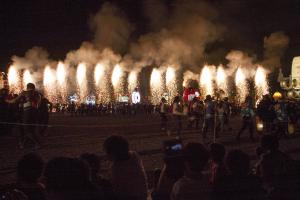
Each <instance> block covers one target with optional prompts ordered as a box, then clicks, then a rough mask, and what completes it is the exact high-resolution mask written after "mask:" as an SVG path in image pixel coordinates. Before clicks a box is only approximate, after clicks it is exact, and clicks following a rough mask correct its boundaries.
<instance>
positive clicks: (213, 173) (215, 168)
mask: <svg viewBox="0 0 300 200" xmlns="http://www.w3.org/2000/svg"><path fill="white" fill-rule="evenodd" d="M225 153H226V150H225V147H224V146H223V145H221V144H217V143H213V144H211V145H210V155H211V162H210V182H211V183H214V182H215V181H216V180H219V179H220V178H223V177H224V176H226V175H227V169H226V166H225V164H224V161H223V160H224V156H225Z"/></svg>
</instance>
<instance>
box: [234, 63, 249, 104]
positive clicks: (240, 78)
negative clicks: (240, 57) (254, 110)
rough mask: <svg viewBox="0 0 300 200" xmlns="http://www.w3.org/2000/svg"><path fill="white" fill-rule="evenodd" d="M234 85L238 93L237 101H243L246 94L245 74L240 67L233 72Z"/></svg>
mask: <svg viewBox="0 0 300 200" xmlns="http://www.w3.org/2000/svg"><path fill="white" fill-rule="evenodd" d="M235 85H236V88H237V93H238V101H239V102H244V101H245V99H246V96H247V94H248V90H247V82H246V76H245V74H244V72H243V70H242V68H240V67H239V68H238V69H237V71H236V74H235Z"/></svg>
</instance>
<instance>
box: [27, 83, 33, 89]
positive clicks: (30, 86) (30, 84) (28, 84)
mask: <svg viewBox="0 0 300 200" xmlns="http://www.w3.org/2000/svg"><path fill="white" fill-rule="evenodd" d="M26 88H27V90H35V85H34V84H33V83H27V85H26Z"/></svg>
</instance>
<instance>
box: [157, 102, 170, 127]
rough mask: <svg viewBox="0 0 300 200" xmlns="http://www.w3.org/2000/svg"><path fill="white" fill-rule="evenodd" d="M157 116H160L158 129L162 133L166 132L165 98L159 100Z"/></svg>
mask: <svg viewBox="0 0 300 200" xmlns="http://www.w3.org/2000/svg"><path fill="white" fill-rule="evenodd" d="M159 114H160V128H161V130H162V131H166V130H167V123H168V117H167V114H168V104H167V100H166V99H165V98H162V99H161V102H160V106H159Z"/></svg>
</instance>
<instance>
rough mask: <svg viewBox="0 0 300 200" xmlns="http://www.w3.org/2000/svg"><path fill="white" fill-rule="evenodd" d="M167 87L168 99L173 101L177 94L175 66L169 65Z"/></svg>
mask: <svg viewBox="0 0 300 200" xmlns="http://www.w3.org/2000/svg"><path fill="white" fill-rule="evenodd" d="M166 88H167V92H168V96H169V98H168V100H169V103H171V101H172V99H173V98H174V97H175V96H176V95H177V85H176V71H175V69H174V68H173V67H168V68H167V71H166Z"/></svg>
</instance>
